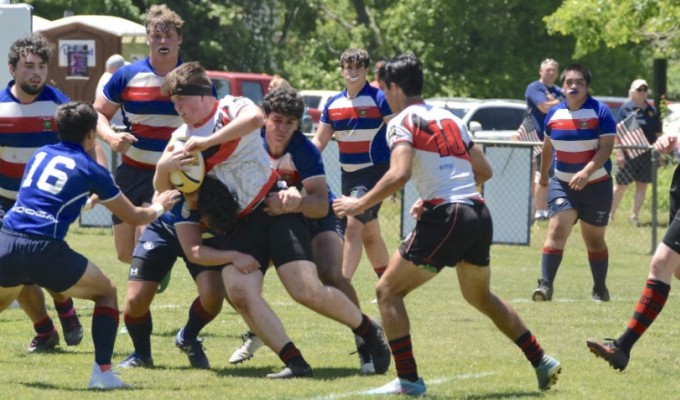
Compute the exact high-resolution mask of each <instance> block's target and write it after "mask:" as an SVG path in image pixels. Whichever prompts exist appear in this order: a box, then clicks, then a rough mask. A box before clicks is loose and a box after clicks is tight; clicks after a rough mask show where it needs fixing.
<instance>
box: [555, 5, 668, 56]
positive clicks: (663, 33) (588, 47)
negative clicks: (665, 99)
mask: <svg viewBox="0 0 680 400" xmlns="http://www.w3.org/2000/svg"><path fill="white" fill-rule="evenodd" d="M545 21H546V23H547V25H548V29H549V31H550V32H551V33H560V34H562V35H572V36H574V37H575V38H576V49H575V56H577V57H580V56H582V55H585V54H587V53H592V52H594V51H596V50H598V49H600V48H601V47H602V46H606V47H616V46H620V45H623V44H626V43H635V44H638V43H640V44H644V45H645V46H649V47H650V48H651V49H652V50H653V54H654V56H655V57H659V58H666V57H672V56H674V55H677V49H678V44H680V31H679V30H678V21H680V4H679V3H678V2H677V1H675V0H565V1H564V2H563V3H562V5H561V6H560V8H559V9H558V10H557V11H556V12H555V13H553V14H552V15H549V16H547V17H546V18H545Z"/></svg>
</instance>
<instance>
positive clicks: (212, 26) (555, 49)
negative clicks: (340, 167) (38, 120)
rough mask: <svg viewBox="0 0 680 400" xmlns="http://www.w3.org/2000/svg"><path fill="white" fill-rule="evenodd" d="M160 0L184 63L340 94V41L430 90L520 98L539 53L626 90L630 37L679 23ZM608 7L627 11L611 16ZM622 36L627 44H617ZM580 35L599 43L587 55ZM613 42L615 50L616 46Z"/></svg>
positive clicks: (52, 12) (465, 6)
mask: <svg viewBox="0 0 680 400" xmlns="http://www.w3.org/2000/svg"><path fill="white" fill-rule="evenodd" d="M29 2H30V3H32V4H34V6H35V13H36V14H37V15H40V16H42V17H45V18H48V19H56V18H59V17H61V16H62V15H63V11H64V10H65V9H69V10H73V11H74V12H75V13H76V14H111V15H118V16H121V17H124V18H129V19H131V20H134V21H138V22H141V20H142V18H143V15H144V13H145V12H146V10H148V8H149V7H150V6H151V4H155V3H156V2H155V1H150V0H121V1H116V0H105V1H103V2H102V1H95V0H78V1H76V0H29ZM165 3H166V4H168V6H169V7H170V8H172V9H173V10H175V11H177V12H178V13H179V14H180V15H181V16H182V17H183V18H184V19H185V21H186V25H185V34H184V38H183V40H184V41H183V43H182V57H183V59H184V60H187V61H190V60H199V61H201V63H202V64H203V65H205V66H206V67H207V68H209V69H229V70H236V71H255V72H267V73H271V74H273V73H277V74H280V75H282V76H284V77H285V78H287V79H288V80H289V81H290V82H291V83H292V84H293V86H295V87H297V88H298V89H333V90H340V89H341V88H342V87H343V86H344V85H343V82H342V79H341V76H340V74H339V69H338V61H337V60H338V57H339V55H340V54H341V53H342V51H344V50H345V49H346V48H348V47H364V48H366V49H367V50H368V51H369V53H370V54H371V56H372V58H373V60H378V59H384V58H389V57H392V56H394V55H396V54H398V53H400V52H405V51H410V52H413V53H415V54H416V55H417V56H418V57H419V58H420V59H421V60H422V61H423V65H424V67H425V74H426V79H425V93H424V94H425V96H426V97H429V96H437V95H450V96H474V97H481V98H490V97H501V98H523V96H524V90H525V88H526V85H527V84H528V83H529V82H531V81H533V80H535V79H537V78H538V68H539V64H540V62H541V60H543V59H545V58H548V57H550V58H554V59H556V60H558V61H560V63H561V64H562V65H563V66H564V65H566V64H567V63H569V62H572V61H580V62H583V63H584V64H586V65H587V66H589V67H590V68H591V70H593V73H594V76H595V80H594V86H593V92H594V93H596V94H599V95H625V93H626V92H627V88H628V85H629V84H630V81H631V80H632V79H635V78H637V77H647V78H649V76H650V75H651V74H650V73H649V70H650V69H651V59H652V56H653V55H654V54H655V53H654V52H653V51H652V50H647V47H645V46H640V45H637V44H636V43H635V41H636V40H638V38H639V40H640V43H648V42H649V41H650V40H651V39H650V37H651V35H652V33H651V32H655V31H659V32H662V31H663V30H661V29H660V28H659V26H662V27H664V29H666V30H665V31H663V32H667V34H668V37H669V38H670V37H673V35H674V34H675V33H674V32H675V31H676V30H677V28H676V25H677V24H673V23H672V22H673V21H676V20H677V18H676V16H677V15H678V8H679V7H677V6H674V3H673V2H672V1H670V0H666V1H660V2H657V1H632V0H625V1H621V2H620V3H621V4H620V5H617V4H618V2H614V1H613V0H602V1H597V0H588V1H578V2H573V1H565V2H562V1H561V0H544V1H532V2H528V1H524V0H495V1H473V0H337V1H332V2H331V1H327V0H226V1H220V2H215V1H211V0H194V1H188V2H187V1H184V0H167V1H165ZM602 5H606V7H604V6H602ZM364 6H365V11H366V13H364V12H363V7H364ZM598 7H599V8H600V9H598ZM625 7H627V8H625ZM614 9H616V10H619V11H621V10H624V9H625V10H626V11H627V12H625V13H623V12H622V13H621V15H623V16H621V17H620V18H619V15H617V17H616V18H614V17H613V15H614V14H613V13H614V11H612V10H614ZM359 10H361V11H362V12H361V13H360V12H358V11H359ZM661 15H663V18H662V17H661ZM546 16H547V17H546ZM601 21H604V22H601ZM546 22H547V24H548V25H547V26H546ZM643 22H644V24H643ZM627 24H634V26H635V24H637V25H640V26H642V27H643V28H644V34H643V35H638V36H635V35H634V34H632V33H631V34H626V35H619V36H616V35H614V36H616V38H612V39H611V40H614V39H616V40H619V41H613V42H611V44H610V45H608V46H599V44H601V41H600V39H598V37H599V36H597V35H600V36H601V35H603V34H608V35H612V32H621V31H622V30H624V29H625V28H626V27H628V26H629V25H627ZM577 28H578V29H577ZM640 29H642V28H640ZM631 32H633V31H631ZM551 33H552V35H551ZM554 33H561V35H555V34H554ZM629 38H630V39H631V40H630V41H628V40H627V39H629ZM623 39H626V40H625V41H624V40H623ZM669 40H670V39H669ZM591 42H592V43H591ZM624 42H625V43H628V44H622V43H624ZM661 42H662V41H660V40H657V41H656V42H655V43H661ZM584 43H585V44H587V45H588V46H591V47H592V46H595V45H598V46H599V47H604V48H603V49H602V50H600V51H596V52H594V51H589V52H584V51H582V49H583V48H584V46H585V45H584ZM607 43H609V42H607ZM614 45H616V47H612V46H614ZM599 47H598V48H599ZM589 48H590V47H589Z"/></svg>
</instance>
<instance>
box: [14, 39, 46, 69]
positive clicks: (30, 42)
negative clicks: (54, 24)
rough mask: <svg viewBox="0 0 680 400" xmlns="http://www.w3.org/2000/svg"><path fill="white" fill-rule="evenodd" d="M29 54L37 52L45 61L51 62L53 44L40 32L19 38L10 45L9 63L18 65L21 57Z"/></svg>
mask: <svg viewBox="0 0 680 400" xmlns="http://www.w3.org/2000/svg"><path fill="white" fill-rule="evenodd" d="M29 54H37V55H38V56H40V58H42V59H43V61H45V62H49V61H50V58H51V57H52V44H51V43H50V42H49V41H47V39H45V37H44V36H42V35H40V34H38V33H36V34H34V35H31V36H27V37H24V38H21V39H17V40H15V41H14V43H12V45H11V46H10V48H9V54H8V55H7V59H8V61H9V64H11V65H12V66H13V67H16V66H17V63H19V59H21V57H25V56H27V55H29Z"/></svg>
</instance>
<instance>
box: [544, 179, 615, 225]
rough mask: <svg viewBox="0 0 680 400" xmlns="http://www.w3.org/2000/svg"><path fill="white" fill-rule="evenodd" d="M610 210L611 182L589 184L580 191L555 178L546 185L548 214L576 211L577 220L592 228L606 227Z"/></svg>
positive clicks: (608, 180) (609, 180)
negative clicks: (592, 226) (569, 210)
mask: <svg viewBox="0 0 680 400" xmlns="http://www.w3.org/2000/svg"><path fill="white" fill-rule="evenodd" d="M611 208H612V180H611V179H607V180H604V181H600V182H595V183H589V184H588V185H586V187H584V188H583V189H582V190H573V189H571V188H570V187H569V182H564V181H561V180H559V179H557V178H556V177H553V178H551V179H550V183H549V184H548V212H549V213H550V215H553V214H556V213H558V212H560V211H564V210H568V209H573V210H576V213H577V218H578V219H580V220H582V221H584V222H587V223H589V224H591V225H594V226H607V224H608V223H609V211H610V210H611Z"/></svg>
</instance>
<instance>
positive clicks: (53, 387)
mask: <svg viewBox="0 0 680 400" xmlns="http://www.w3.org/2000/svg"><path fill="white" fill-rule="evenodd" d="M19 384H20V385H22V386H24V387H27V388H31V389H41V390H58V391H60V392H86V393H96V392H110V391H111V389H89V388H88V387H87V386H85V385H83V387H77V388H76V387H65V386H63V385H53V384H50V383H46V382H21V383H19ZM135 389H142V388H139V387H137V388H135V387H127V388H120V389H115V390H116V391H121V390H125V391H132V390H135Z"/></svg>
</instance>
